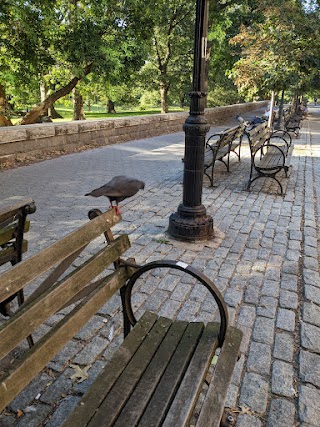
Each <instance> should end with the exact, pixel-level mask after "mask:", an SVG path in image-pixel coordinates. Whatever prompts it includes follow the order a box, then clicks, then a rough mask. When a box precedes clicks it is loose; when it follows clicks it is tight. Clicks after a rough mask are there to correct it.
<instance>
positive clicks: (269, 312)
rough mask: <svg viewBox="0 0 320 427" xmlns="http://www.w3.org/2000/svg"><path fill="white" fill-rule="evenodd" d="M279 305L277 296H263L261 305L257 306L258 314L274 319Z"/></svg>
mask: <svg viewBox="0 0 320 427" xmlns="http://www.w3.org/2000/svg"><path fill="white" fill-rule="evenodd" d="M277 306H278V300H277V298H273V297H267V296H262V297H261V299H260V303H259V307H257V314H258V315H259V316H265V317H269V318H271V319H274V318H275V317H276V311H277Z"/></svg>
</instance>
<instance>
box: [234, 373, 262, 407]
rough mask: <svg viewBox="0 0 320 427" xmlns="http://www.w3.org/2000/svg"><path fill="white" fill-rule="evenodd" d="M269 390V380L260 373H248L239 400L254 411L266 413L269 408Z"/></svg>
mask: <svg viewBox="0 0 320 427" xmlns="http://www.w3.org/2000/svg"><path fill="white" fill-rule="evenodd" d="M268 392H269V385H268V381H266V380H265V379H264V378H263V377H261V376H260V375H258V374H255V373H252V372H250V373H247V374H245V376H244V378H243V382H242V386H241V392H240V399H239V402H240V404H241V405H245V406H248V407H249V408H250V409H251V410H252V411H254V412H257V413H264V412H265V410H266V409H267V402H268Z"/></svg>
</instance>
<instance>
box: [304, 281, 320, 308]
mask: <svg viewBox="0 0 320 427" xmlns="http://www.w3.org/2000/svg"><path fill="white" fill-rule="evenodd" d="M304 292H305V298H306V299H308V300H310V301H311V302H314V303H315V304H318V305H320V288H316V287H315V286H307V285H306V286H305V288H304Z"/></svg>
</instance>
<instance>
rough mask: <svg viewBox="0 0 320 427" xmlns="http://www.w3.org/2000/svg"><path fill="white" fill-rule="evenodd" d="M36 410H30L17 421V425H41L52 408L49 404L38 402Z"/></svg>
mask: <svg viewBox="0 0 320 427" xmlns="http://www.w3.org/2000/svg"><path fill="white" fill-rule="evenodd" d="M36 409H37V410H36V411H35V412H28V413H26V414H25V415H23V416H22V417H21V418H19V420H18V421H17V422H16V424H15V427H39V426H41V424H42V421H43V419H45V418H46V416H48V415H49V413H50V412H51V410H52V408H51V407H50V406H48V405H44V404H37V406H36Z"/></svg>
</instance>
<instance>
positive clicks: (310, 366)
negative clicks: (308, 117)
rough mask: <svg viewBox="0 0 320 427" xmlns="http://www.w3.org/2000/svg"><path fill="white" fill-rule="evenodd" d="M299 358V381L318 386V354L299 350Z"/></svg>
mask: <svg viewBox="0 0 320 427" xmlns="http://www.w3.org/2000/svg"><path fill="white" fill-rule="evenodd" d="M299 360H300V364H299V368H300V378H301V381H303V382H305V383H311V384H313V385H315V386H316V387H320V355H318V354H315V353H310V352H309V351H304V350H301V351H300V359H299Z"/></svg>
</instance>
